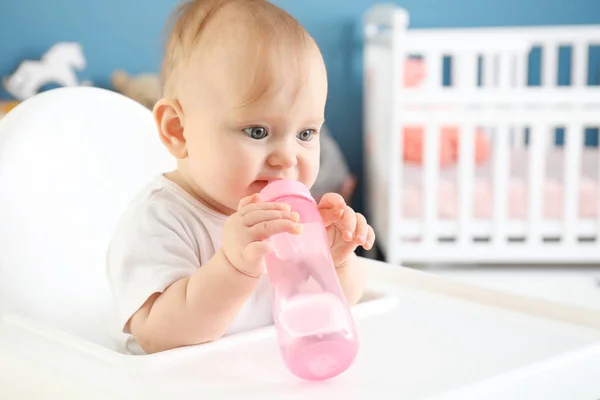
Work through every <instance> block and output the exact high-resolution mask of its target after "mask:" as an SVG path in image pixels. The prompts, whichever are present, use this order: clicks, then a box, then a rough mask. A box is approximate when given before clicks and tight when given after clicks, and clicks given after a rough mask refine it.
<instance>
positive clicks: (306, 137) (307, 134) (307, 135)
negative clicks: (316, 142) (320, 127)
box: [298, 129, 315, 142]
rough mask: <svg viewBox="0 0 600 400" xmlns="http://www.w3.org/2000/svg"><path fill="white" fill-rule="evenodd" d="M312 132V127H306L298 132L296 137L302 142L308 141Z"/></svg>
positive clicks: (311, 136)
mask: <svg viewBox="0 0 600 400" xmlns="http://www.w3.org/2000/svg"><path fill="white" fill-rule="evenodd" d="M314 133H315V131H314V130H313V129H307V130H305V131H302V132H300V133H299V134H298V139H300V140H302V141H303V142H309V141H310V140H311V139H312V138H313V135H314Z"/></svg>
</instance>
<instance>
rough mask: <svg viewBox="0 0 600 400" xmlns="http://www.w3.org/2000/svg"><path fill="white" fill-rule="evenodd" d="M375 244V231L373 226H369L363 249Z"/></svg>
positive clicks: (368, 248) (369, 248)
mask: <svg viewBox="0 0 600 400" xmlns="http://www.w3.org/2000/svg"><path fill="white" fill-rule="evenodd" d="M373 244H375V232H374V231H373V228H372V227H371V226H369V232H368V233H367V243H366V244H365V245H364V246H363V247H364V248H365V250H371V249H372V248H373Z"/></svg>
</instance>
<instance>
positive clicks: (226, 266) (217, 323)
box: [129, 195, 300, 353]
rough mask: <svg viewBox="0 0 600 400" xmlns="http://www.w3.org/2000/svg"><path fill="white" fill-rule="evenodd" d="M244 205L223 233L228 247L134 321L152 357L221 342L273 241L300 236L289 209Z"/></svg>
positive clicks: (250, 201)
mask: <svg viewBox="0 0 600 400" xmlns="http://www.w3.org/2000/svg"><path fill="white" fill-rule="evenodd" d="M258 200H259V197H258V196H257V195H255V196H251V197H249V198H245V199H243V200H242V201H241V202H240V206H239V209H238V212H237V213H235V214H233V215H232V216H231V217H230V218H229V219H228V220H227V222H226V223H225V226H224V228H223V248H222V249H221V250H219V251H218V252H217V253H216V254H215V255H214V256H213V257H212V258H211V259H210V261H208V262H207V263H206V264H204V265H203V266H202V267H200V268H199V269H198V270H197V271H196V272H195V273H194V274H193V275H192V276H190V277H185V278H180V279H178V280H177V281H175V282H174V283H173V284H171V285H170V286H169V287H168V288H167V289H165V290H164V291H163V292H162V294H160V293H155V294H153V295H152V296H151V297H150V298H148V300H147V301H146V302H145V304H144V305H143V306H142V307H141V308H140V309H139V310H138V311H137V312H136V313H135V314H134V315H133V316H132V318H131V319H130V321H129V328H130V329H129V330H130V332H131V334H132V335H133V336H134V337H135V338H136V340H137V341H138V344H139V345H140V347H141V348H142V349H143V350H144V351H146V352H147V353H154V352H158V351H163V350H168V349H172V348H175V347H181V346H186V345H193V344H200V343H204V342H208V341H212V340H216V339H218V338H220V337H221V336H222V335H223V334H224V333H225V332H226V330H227V328H228V327H229V325H230V324H231V322H232V321H233V320H234V318H235V317H236V315H237V314H238V312H239V310H240V309H241V307H242V306H243V304H244V303H245V301H246V300H247V299H248V297H249V296H250V294H251V293H252V291H253V290H254V289H255V287H256V285H257V282H258V278H259V277H260V276H261V275H262V274H263V273H264V256H265V255H266V254H268V253H269V252H270V251H271V250H272V245H271V244H270V243H269V242H268V241H265V239H267V238H269V237H270V236H272V235H274V234H277V233H282V232H288V233H299V232H300V226H299V225H298V224H297V223H296V222H297V221H298V219H299V218H298V215H297V214H296V213H292V212H290V211H289V206H288V205H286V204H278V203H259V202H258Z"/></svg>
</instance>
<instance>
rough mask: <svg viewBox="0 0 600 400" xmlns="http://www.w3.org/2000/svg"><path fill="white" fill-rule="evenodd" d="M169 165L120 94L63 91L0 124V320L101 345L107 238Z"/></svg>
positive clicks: (153, 132)
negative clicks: (9, 318)
mask: <svg viewBox="0 0 600 400" xmlns="http://www.w3.org/2000/svg"><path fill="white" fill-rule="evenodd" d="M173 167H174V160H173V159H172V157H171V156H170V155H169V153H168V152H167V150H166V149H165V148H164V147H163V146H162V144H161V143H160V140H159V137H158V134H157V129H156V126H155V123H154V119H153V117H152V113H151V112H150V111H149V110H148V109H146V108H144V107H143V106H142V105H140V104H138V103H136V102H134V101H133V100H131V99H128V98H126V97H124V96H122V95H120V94H117V93H114V92H111V91H108V90H104V89H99V88H90V87H77V88H60V89H55V90H51V91H48V92H43V93H41V94H38V95H36V96H34V97H33V98H31V99H28V100H26V101H25V102H23V103H21V104H20V105H18V106H17V107H16V108H15V109H13V110H12V111H11V112H9V113H8V114H7V115H6V116H5V117H4V118H3V119H2V120H0V313H11V314H15V313H16V314H18V315H22V316H25V317H27V318H30V319H33V320H35V321H36V322H42V323H45V324H50V325H52V326H54V327H57V328H60V329H65V330H67V331H69V332H72V333H74V334H77V335H80V336H84V337H87V338H88V339H91V340H95V341H101V339H98V337H97V336H98V335H99V333H98V332H96V327H98V326H99V320H100V319H102V318H105V317H106V315H107V313H110V301H111V298H110V289H109V286H108V282H107V278H106V273H105V265H104V261H105V250H106V247H107V244H108V242H109V240H110V237H111V234H112V231H113V230H114V228H115V226H116V223H117V221H118V219H119V216H120V214H121V212H122V211H123V210H124V208H125V206H126V205H127V203H128V202H129V201H130V200H132V198H133V197H134V196H135V194H136V192H137V191H138V190H139V189H140V188H141V187H142V186H143V185H144V184H146V183H147V182H148V181H149V180H150V179H151V178H152V177H153V176H155V175H157V174H159V173H160V172H163V171H166V170H169V169H172V168H173ZM94 335H96V337H94Z"/></svg>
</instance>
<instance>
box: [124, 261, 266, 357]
mask: <svg viewBox="0 0 600 400" xmlns="http://www.w3.org/2000/svg"><path fill="white" fill-rule="evenodd" d="M257 282H258V279H257V278H255V277H251V276H247V275H244V274H242V273H240V272H239V271H238V270H237V269H236V268H235V267H233V265H231V263H230V262H229V261H228V260H227V257H225V253H224V252H223V250H220V251H218V252H217V253H216V254H215V255H214V256H213V258H211V259H210V261H209V262H207V263H206V264H205V265H203V266H202V267H201V268H199V269H198V270H197V272H196V273H195V274H194V275H193V276H191V277H189V278H183V279H180V280H178V281H176V282H175V283H173V284H172V285H171V286H169V287H168V288H167V289H166V290H165V291H164V292H163V293H162V294H159V293H155V294H153V295H152V296H151V297H150V298H149V299H148V300H147V301H146V303H145V304H144V305H143V306H142V307H141V308H140V309H139V310H138V311H137V312H136V313H135V314H134V315H133V317H132V318H131V320H130V322H129V330H130V332H131V334H132V335H133V336H134V337H135V338H136V340H137V341H138V343H139V345H140V347H141V348H142V349H143V350H144V351H145V352H147V353H155V352H159V351H163V350H168V349H172V348H175V347H181V346H185V345H190V344H198V343H204V342H208V341H212V340H215V339H218V338H219V337H221V336H222V335H223V334H224V333H225V331H226V330H227V328H228V326H229V325H230V324H231V322H232V321H233V319H234V318H235V317H236V315H237V313H238V312H239V310H240V309H241V307H242V306H243V304H244V302H245V301H246V300H247V299H248V297H249V296H250V294H251V293H252V291H253V290H254V289H255V287H256V284H257Z"/></svg>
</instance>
